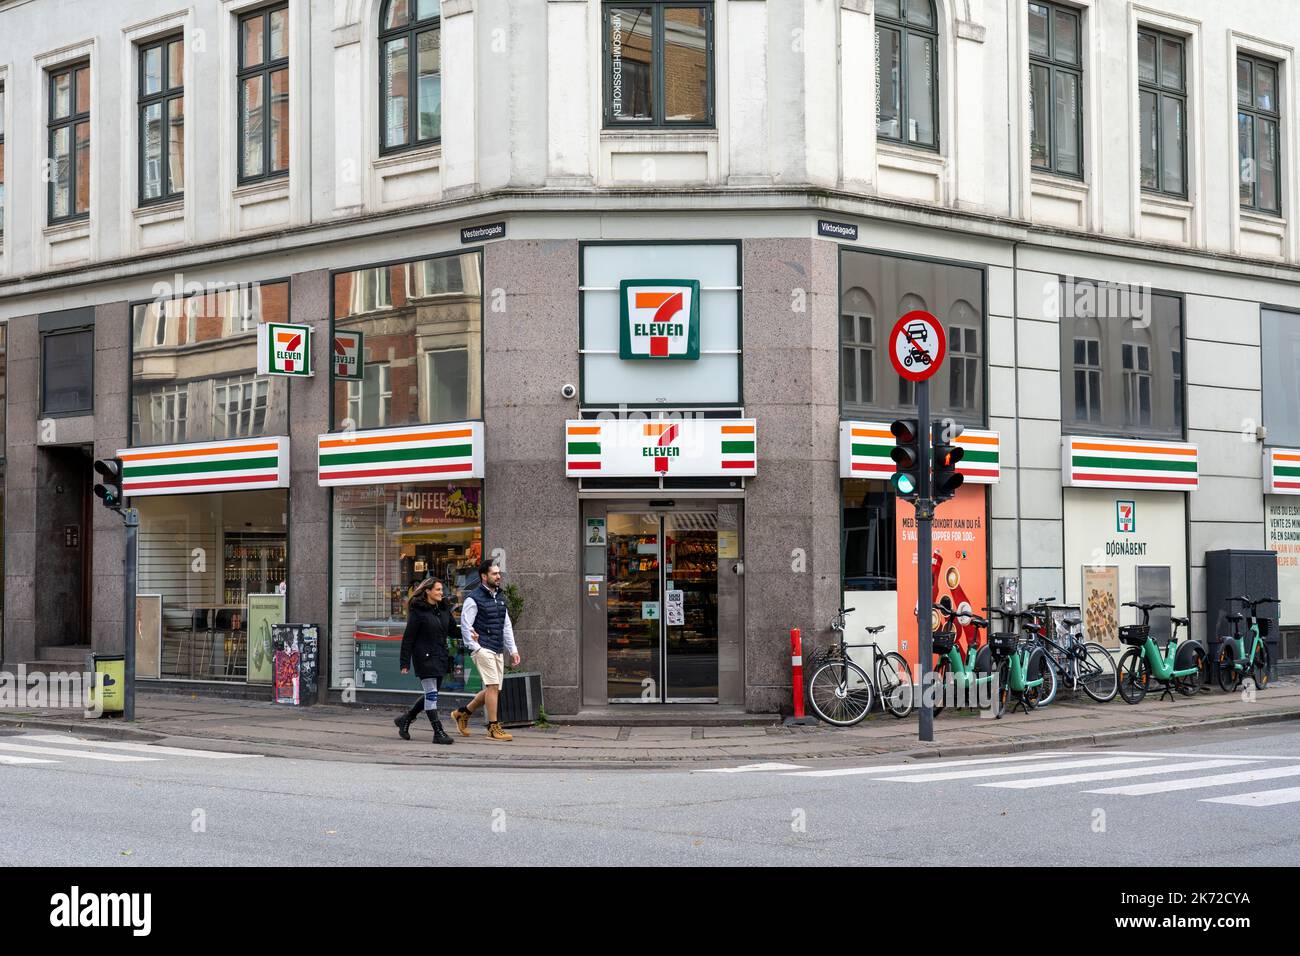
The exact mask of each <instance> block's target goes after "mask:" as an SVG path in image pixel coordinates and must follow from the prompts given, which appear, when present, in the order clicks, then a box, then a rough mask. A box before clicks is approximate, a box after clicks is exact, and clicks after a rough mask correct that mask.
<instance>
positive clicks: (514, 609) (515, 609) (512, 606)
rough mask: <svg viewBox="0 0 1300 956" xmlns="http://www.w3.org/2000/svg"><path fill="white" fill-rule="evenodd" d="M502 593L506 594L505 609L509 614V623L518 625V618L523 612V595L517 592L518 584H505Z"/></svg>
mask: <svg viewBox="0 0 1300 956" xmlns="http://www.w3.org/2000/svg"><path fill="white" fill-rule="evenodd" d="M502 593H503V594H505V596H506V611H507V613H509V615H510V623H511V624H512V625H513V626H515V627H518V626H519V618H520V617H521V616H522V615H523V613H524V596H523V595H522V594H520V593H519V586H518V585H515V584H507V585H506V586H505V587H504V588H503V589H502Z"/></svg>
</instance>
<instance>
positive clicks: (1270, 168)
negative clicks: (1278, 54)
mask: <svg viewBox="0 0 1300 956" xmlns="http://www.w3.org/2000/svg"><path fill="white" fill-rule="evenodd" d="M1278 74H1279V71H1278V65H1277V64H1276V63H1274V62H1273V61H1272V60H1264V59H1260V58H1259V57H1254V56H1246V55H1245V54H1239V55H1238V56H1237V160H1238V163H1239V164H1240V168H1241V177H1240V180H1241V181H1240V190H1241V208H1242V209H1251V210H1254V211H1255V212H1262V213H1265V214H1267V215H1272V216H1276V215H1279V214H1280V213H1281V211H1282V177H1281V174H1280V172H1281V163H1280V156H1281V153H1280V149H1279V146H1278V128H1279V126H1280V124H1281V119H1282V118H1281V107H1280V105H1279V103H1278V90H1279V87H1278Z"/></svg>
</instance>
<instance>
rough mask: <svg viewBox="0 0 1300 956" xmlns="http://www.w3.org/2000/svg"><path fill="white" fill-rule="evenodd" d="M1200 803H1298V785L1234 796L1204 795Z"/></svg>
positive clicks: (1269, 805) (1254, 805) (1260, 804)
mask: <svg viewBox="0 0 1300 956" xmlns="http://www.w3.org/2000/svg"><path fill="white" fill-rule="evenodd" d="M1200 802H1201V803H1233V804H1236V805H1237V806H1239V807H1276V806H1279V805H1280V804H1283V803H1300V787H1287V788H1286V789H1284V790H1256V791H1255V792H1254V793H1239V794H1237V795H1236V796H1235V797H1206V798H1205V799H1203V800H1201V801H1200Z"/></svg>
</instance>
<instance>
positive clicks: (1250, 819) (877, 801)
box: [0, 724, 1300, 866]
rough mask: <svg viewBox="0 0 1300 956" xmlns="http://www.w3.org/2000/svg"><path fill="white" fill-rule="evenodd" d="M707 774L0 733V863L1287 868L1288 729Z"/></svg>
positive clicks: (1292, 848)
mask: <svg viewBox="0 0 1300 956" xmlns="http://www.w3.org/2000/svg"><path fill="white" fill-rule="evenodd" d="M87 754H91V755H98V756H97V757H96V756H86V755H87ZM106 756H107V757H116V758H118V759H104V758H105V757H106ZM122 758H125V759H122ZM142 758H149V759H142ZM720 769H722V768H715V769H714V770H710V771H701V770H700V769H698V768H695V769H691V770H681V771H677V770H672V771H644V772H643V771H628V770H618V771H573V770H557V771H535V770H495V771H494V770H477V769H454V768H440V769H425V768H420V767H406V766H394V765H385V764H366V763H352V762H349V763H343V762H334V761H321V760H293V759H283V758H275V757H236V756H230V755H216V756H213V755H208V756H201V755H198V754H196V753H193V752H186V751H184V750H180V751H176V750H173V751H168V750H166V749H165V748H157V747H154V746H151V745H142V744H125V745H124V744H118V743H107V742H98V743H88V744H82V743H78V742H77V741H76V738H74V737H71V736H69V735H63V734H52V733H35V732H32V733H25V734H24V733H21V732H17V733H15V732H4V733H0V807H3V819H4V825H3V826H2V827H0V865H69V866H86V865H95V866H134V865H139V864H146V865H183V866H202V865H232V866H239V865H276V866H285V865H317V866H321V865H331V866H340V865H341V866H347V865H354V864H380V865H383V864H399V865H405V864H423V863H427V864H435V865H441V866H446V865H454V864H461V863H481V864H550V865H591V864H608V865H619V864H638V865H683V864H687V865H689V864H697V865H729V864H751V865H765V864H793V865H800V866H806V865H810V864H864V865H865V864H870V865H877V866H879V865H889V864H901V865H913V864H916V863H927V864H934V865H971V864H1007V865H1016V864H1019V865H1025V864H1029V865H1044V864H1047V865H1055V864H1068V865H1093V864H1107V865H1115V864H1120V865H1135V864H1139V865H1141V864H1167V865H1175V864H1176V865H1201V866H1219V865H1224V864H1230V865H1234V866H1240V865H1256V864H1280V865H1291V866H1295V865H1297V864H1300V729H1297V728H1295V726H1294V725H1288V724H1271V725H1266V726H1261V727H1259V728H1248V729H1243V730H1234V731H1220V732H1217V733H1214V734H1188V733H1180V734H1176V735H1162V736H1160V737H1157V738H1149V739H1145V740H1144V741H1143V742H1141V743H1138V742H1130V743H1128V744H1123V745H1117V746H1113V747H1103V748H1075V749H1072V750H1070V751H1068V752H1066V751H1053V752H1033V753H1028V754H1015V755H1007V756H1003V757H983V758H952V759H947V760H945V759H942V758H939V759H929V760H917V761H912V762H910V763H906V764H905V763H904V762H903V761H900V760H899V759H898V758H897V757H893V758H890V757H881V758H878V759H876V760H856V761H838V762H834V763H819V764H817V765H815V766H813V765H804V766H802V767H780V766H778V767H774V768H766V767H763V768H758V769H747V770H744V771H742V772H734V770H733V771H732V772H718V770H720ZM827 771H834V772H830V773H828V772H827ZM1116 788H1121V789H1119V790H1117V789H1116ZM1096 791H1109V792H1096ZM1261 793H1262V794H1263V796H1260V795H1259V794H1261ZM1247 794H1250V795H1253V796H1246V795H1247Z"/></svg>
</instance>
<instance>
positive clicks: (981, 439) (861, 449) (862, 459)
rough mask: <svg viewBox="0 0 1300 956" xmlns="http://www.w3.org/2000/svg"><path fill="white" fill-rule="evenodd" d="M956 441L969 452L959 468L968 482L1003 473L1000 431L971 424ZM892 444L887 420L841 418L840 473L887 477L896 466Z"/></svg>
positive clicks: (988, 482) (983, 482)
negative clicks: (972, 426)
mask: <svg viewBox="0 0 1300 956" xmlns="http://www.w3.org/2000/svg"><path fill="white" fill-rule="evenodd" d="M957 444H958V445H960V446H961V447H962V448H963V449H965V452H966V453H965V454H964V455H963V456H962V460H961V461H960V462H959V463H958V465H957V470H958V471H959V472H961V474H962V475H963V477H965V479H966V483H967V484H972V485H991V484H995V483H996V482H997V481H998V480H999V479H1000V478H1001V477H1002V467H1001V442H1000V440H999V438H998V433H997V432H991V431H984V430H981V429H975V428H968V429H966V430H965V431H963V432H962V433H961V435H960V436H959V437H958V438H957ZM893 447H894V436H893V434H892V433H891V432H890V431H889V424H888V423H887V422H840V477H841V478H879V479H880V480H882V481H888V480H889V476H890V475H892V474H893V473H894V467H895V466H894V460H893V459H892V458H890V457H889V453H890V451H891V450H893Z"/></svg>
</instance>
